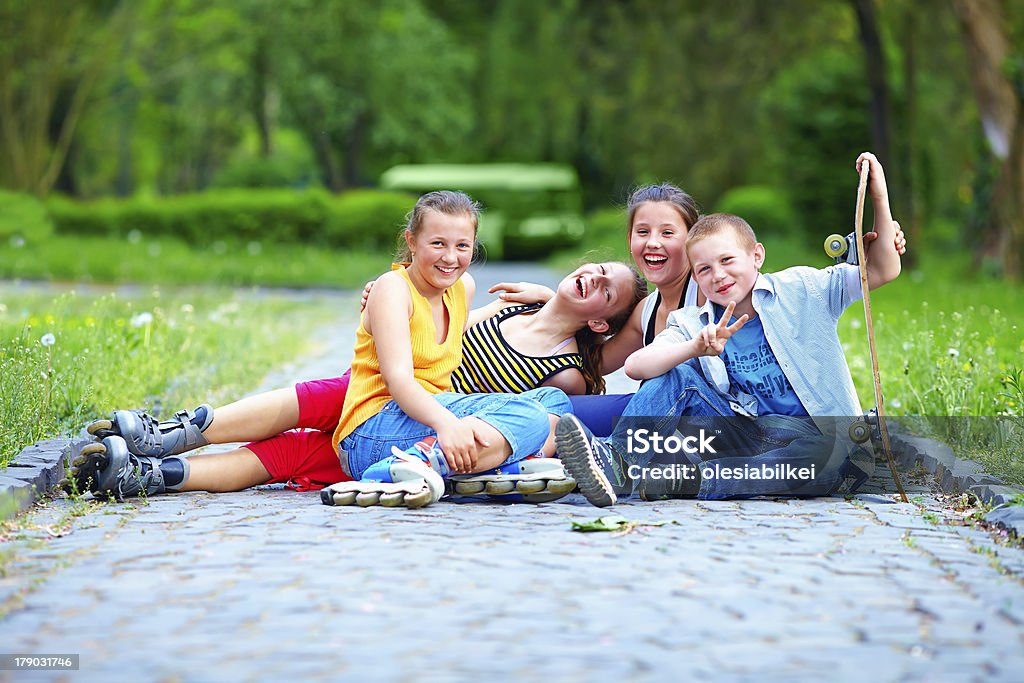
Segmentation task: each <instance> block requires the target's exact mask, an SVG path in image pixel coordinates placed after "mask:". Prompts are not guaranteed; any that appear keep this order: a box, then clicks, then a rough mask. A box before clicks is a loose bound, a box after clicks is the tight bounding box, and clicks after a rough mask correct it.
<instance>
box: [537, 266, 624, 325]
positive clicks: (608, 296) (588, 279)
mask: <svg viewBox="0 0 1024 683" xmlns="http://www.w3.org/2000/svg"><path fill="white" fill-rule="evenodd" d="M634 286H635V285H634V278H633V272H632V271H631V270H630V269H629V267H628V266H626V265H625V264H622V263H588V264H586V265H584V266H580V267H579V268H577V269H576V270H575V271H573V272H572V273H570V274H569V275H567V276H566V277H564V278H562V281H561V282H560V283H558V289H557V290H556V291H555V296H557V297H559V298H560V299H562V300H564V301H565V302H566V303H568V304H569V305H571V306H572V310H573V311H574V312H575V313H577V314H579V315H580V317H581V318H585V319H588V320H608V319H609V318H612V317H615V315H616V314H617V313H620V312H621V311H622V310H623V309H625V308H626V307H629V308H630V309H632V306H633V301H634V296H633V290H634Z"/></svg>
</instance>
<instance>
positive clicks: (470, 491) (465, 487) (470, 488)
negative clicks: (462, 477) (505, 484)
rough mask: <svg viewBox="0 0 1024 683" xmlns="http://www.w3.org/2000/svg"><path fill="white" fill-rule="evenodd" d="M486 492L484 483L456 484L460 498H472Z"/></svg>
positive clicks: (459, 482)
mask: <svg viewBox="0 0 1024 683" xmlns="http://www.w3.org/2000/svg"><path fill="white" fill-rule="evenodd" d="M483 492H484V483H483V482H482V481H457V482H455V493H457V494H459V495H460V496H472V495H476V494H477V493H483Z"/></svg>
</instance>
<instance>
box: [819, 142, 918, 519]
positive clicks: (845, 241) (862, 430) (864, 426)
mask: <svg viewBox="0 0 1024 683" xmlns="http://www.w3.org/2000/svg"><path fill="white" fill-rule="evenodd" d="M870 168H871V164H869V163H867V162H864V163H863V164H861V168H860V184H859V185H858V186H857V211H856V215H855V219H854V234H853V235H852V238H851V237H843V236H842V235H829V236H828V237H827V238H826V239H825V253H826V254H828V255H829V256H831V257H833V258H838V257H840V256H842V255H843V254H845V253H846V252H847V250H849V249H851V248H856V249H857V257H858V258H857V261H858V262H859V265H858V267H859V268H860V284H861V289H862V290H863V292H864V321H865V327H866V328H867V331H868V354H869V355H870V356H871V379H872V381H873V382H874V385H875V409H874V410H872V411H869V412H868V414H867V415H865V416H864V419H863V420H858V421H857V422H854V423H853V424H852V425H850V430H849V433H850V438H851V439H852V440H853V441H855V442H856V443H864V442H865V441H867V440H868V439H870V438H871V437H872V435H873V433H876V434H877V436H878V440H879V441H880V442H881V445H882V452H883V453H885V458H886V460H887V461H888V462H889V471H890V472H892V478H893V481H894V482H896V489H897V490H898V491H899V494H900V499H901V500H902V501H903V502H904V503H906V502H908V501H907V493H906V491H904V490H903V484H902V482H901V481H900V475H899V472H897V471H896V461H895V459H894V458H893V455H892V445H891V443H890V441H889V429H888V427H887V426H886V423H885V406H884V400H883V397H882V382H881V379H880V378H879V375H878V348H877V347H876V345H875V325H874V321H873V320H872V318H871V292H870V291H869V290H868V265H867V259H866V258H865V251H864V195H865V194H866V191H867V187H868V172H869V171H870Z"/></svg>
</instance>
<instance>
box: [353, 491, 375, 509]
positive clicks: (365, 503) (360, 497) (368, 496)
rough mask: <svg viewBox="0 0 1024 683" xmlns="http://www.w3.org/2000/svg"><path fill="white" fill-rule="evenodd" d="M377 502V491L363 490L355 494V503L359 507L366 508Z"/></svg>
mask: <svg viewBox="0 0 1024 683" xmlns="http://www.w3.org/2000/svg"><path fill="white" fill-rule="evenodd" d="M379 502H380V492H379V491H363V492H362V493H358V494H356V505H359V506H360V507H364V508H368V507H370V506H371V505H376V504H377V503H379Z"/></svg>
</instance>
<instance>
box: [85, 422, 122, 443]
mask: <svg viewBox="0 0 1024 683" xmlns="http://www.w3.org/2000/svg"><path fill="white" fill-rule="evenodd" d="M85 431H87V432H89V433H90V434H92V435H93V436H96V437H99V438H101V439H105V438H106V437H108V436H116V435H117V432H116V431H114V423H113V421H111V420H96V421H95V422H93V423H92V424H90V425H89V426H88V427H86V428H85Z"/></svg>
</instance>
